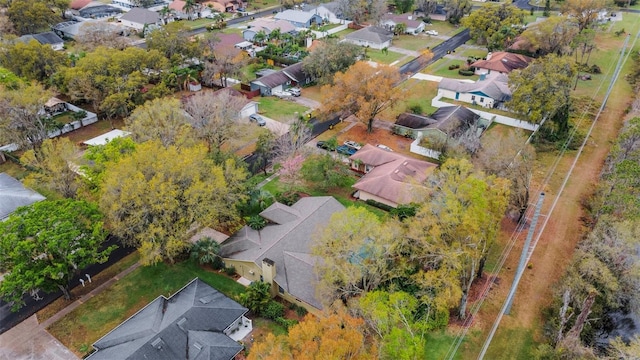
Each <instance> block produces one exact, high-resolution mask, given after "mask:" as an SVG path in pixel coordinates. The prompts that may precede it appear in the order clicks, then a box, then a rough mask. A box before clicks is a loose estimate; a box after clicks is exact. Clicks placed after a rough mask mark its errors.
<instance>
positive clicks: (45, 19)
mask: <svg viewBox="0 0 640 360" xmlns="http://www.w3.org/2000/svg"><path fill="white" fill-rule="evenodd" d="M68 7H69V0H12V1H11V2H10V4H9V6H8V8H7V16H9V19H11V21H12V22H13V25H14V27H15V28H16V30H17V31H18V32H19V33H20V34H21V35H24V34H35V33H38V32H41V31H46V30H48V29H49V27H50V26H53V25H55V24H56V23H59V22H60V21H62V19H63V13H64V11H65V10H66V9H67V8H68Z"/></svg>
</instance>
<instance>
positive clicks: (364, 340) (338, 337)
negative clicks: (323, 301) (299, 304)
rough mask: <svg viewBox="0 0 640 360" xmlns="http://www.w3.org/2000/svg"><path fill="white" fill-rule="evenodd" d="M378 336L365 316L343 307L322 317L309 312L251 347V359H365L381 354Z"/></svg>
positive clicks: (249, 358) (249, 359)
mask: <svg viewBox="0 0 640 360" xmlns="http://www.w3.org/2000/svg"><path fill="white" fill-rule="evenodd" d="M377 355H378V349H377V343H376V341H375V338H372V337H370V336H368V334H367V326H366V324H365V322H364V320H363V319H360V318H356V317H352V316H350V315H348V314H347V313H346V312H345V311H344V310H339V311H335V312H332V313H330V314H329V315H326V316H323V317H319V318H318V317H315V316H313V315H307V316H306V317H305V318H304V319H303V320H302V321H301V322H300V323H299V324H297V325H294V326H293V327H291V329H289V333H288V334H286V335H279V336H275V335H273V334H272V333H270V334H269V335H267V337H266V338H265V339H264V341H262V342H256V343H254V344H253V346H252V347H251V351H250V352H249V357H248V360H271V359H273V360H276V359H277V360H282V359H296V360H312V359H313V360H315V359H322V360H338V359H350V360H365V359H375V358H377V357H378V356H377Z"/></svg>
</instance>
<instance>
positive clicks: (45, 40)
mask: <svg viewBox="0 0 640 360" xmlns="http://www.w3.org/2000/svg"><path fill="white" fill-rule="evenodd" d="M18 40H19V41H22V42H24V43H29V42H30V41H31V40H35V41H37V42H38V43H40V44H41V45H49V46H51V48H52V49H53V50H56V51H59V50H62V49H63V48H64V41H63V40H62V39H61V38H60V36H58V34H56V33H54V32H53V31H47V32H44V33H40V34H30V35H22V36H20V37H19V38H18Z"/></svg>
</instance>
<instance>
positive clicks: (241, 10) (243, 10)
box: [236, 8, 246, 12]
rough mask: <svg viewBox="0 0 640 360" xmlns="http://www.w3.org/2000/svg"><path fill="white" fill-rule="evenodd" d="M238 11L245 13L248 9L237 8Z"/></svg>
mask: <svg viewBox="0 0 640 360" xmlns="http://www.w3.org/2000/svg"><path fill="white" fill-rule="evenodd" d="M236 11H237V12H245V11H246V9H245V8H237V9H236Z"/></svg>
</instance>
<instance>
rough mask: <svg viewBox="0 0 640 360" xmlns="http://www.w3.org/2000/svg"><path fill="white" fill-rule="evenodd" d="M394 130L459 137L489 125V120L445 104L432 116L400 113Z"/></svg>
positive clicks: (397, 131) (459, 106) (412, 134)
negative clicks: (483, 119) (471, 130)
mask: <svg viewBox="0 0 640 360" xmlns="http://www.w3.org/2000/svg"><path fill="white" fill-rule="evenodd" d="M395 125H396V128H395V129H394V132H395V133H397V134H400V135H411V137H412V138H414V139H415V138H417V137H419V136H423V137H425V136H437V137H439V138H441V139H446V138H458V137H459V136H461V135H462V134H464V133H466V132H467V131H469V130H470V129H478V131H480V130H482V129H484V128H486V127H487V125H488V122H487V121H482V120H481V119H480V115H478V114H476V113H474V112H473V111H471V110H469V109H467V108H465V107H464V106H462V105H458V106H443V107H441V108H439V109H438V110H436V111H435V112H434V113H433V114H431V115H430V116H422V115H416V114H409V113H404V114H400V115H398V119H397V120H396V122H395Z"/></svg>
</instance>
